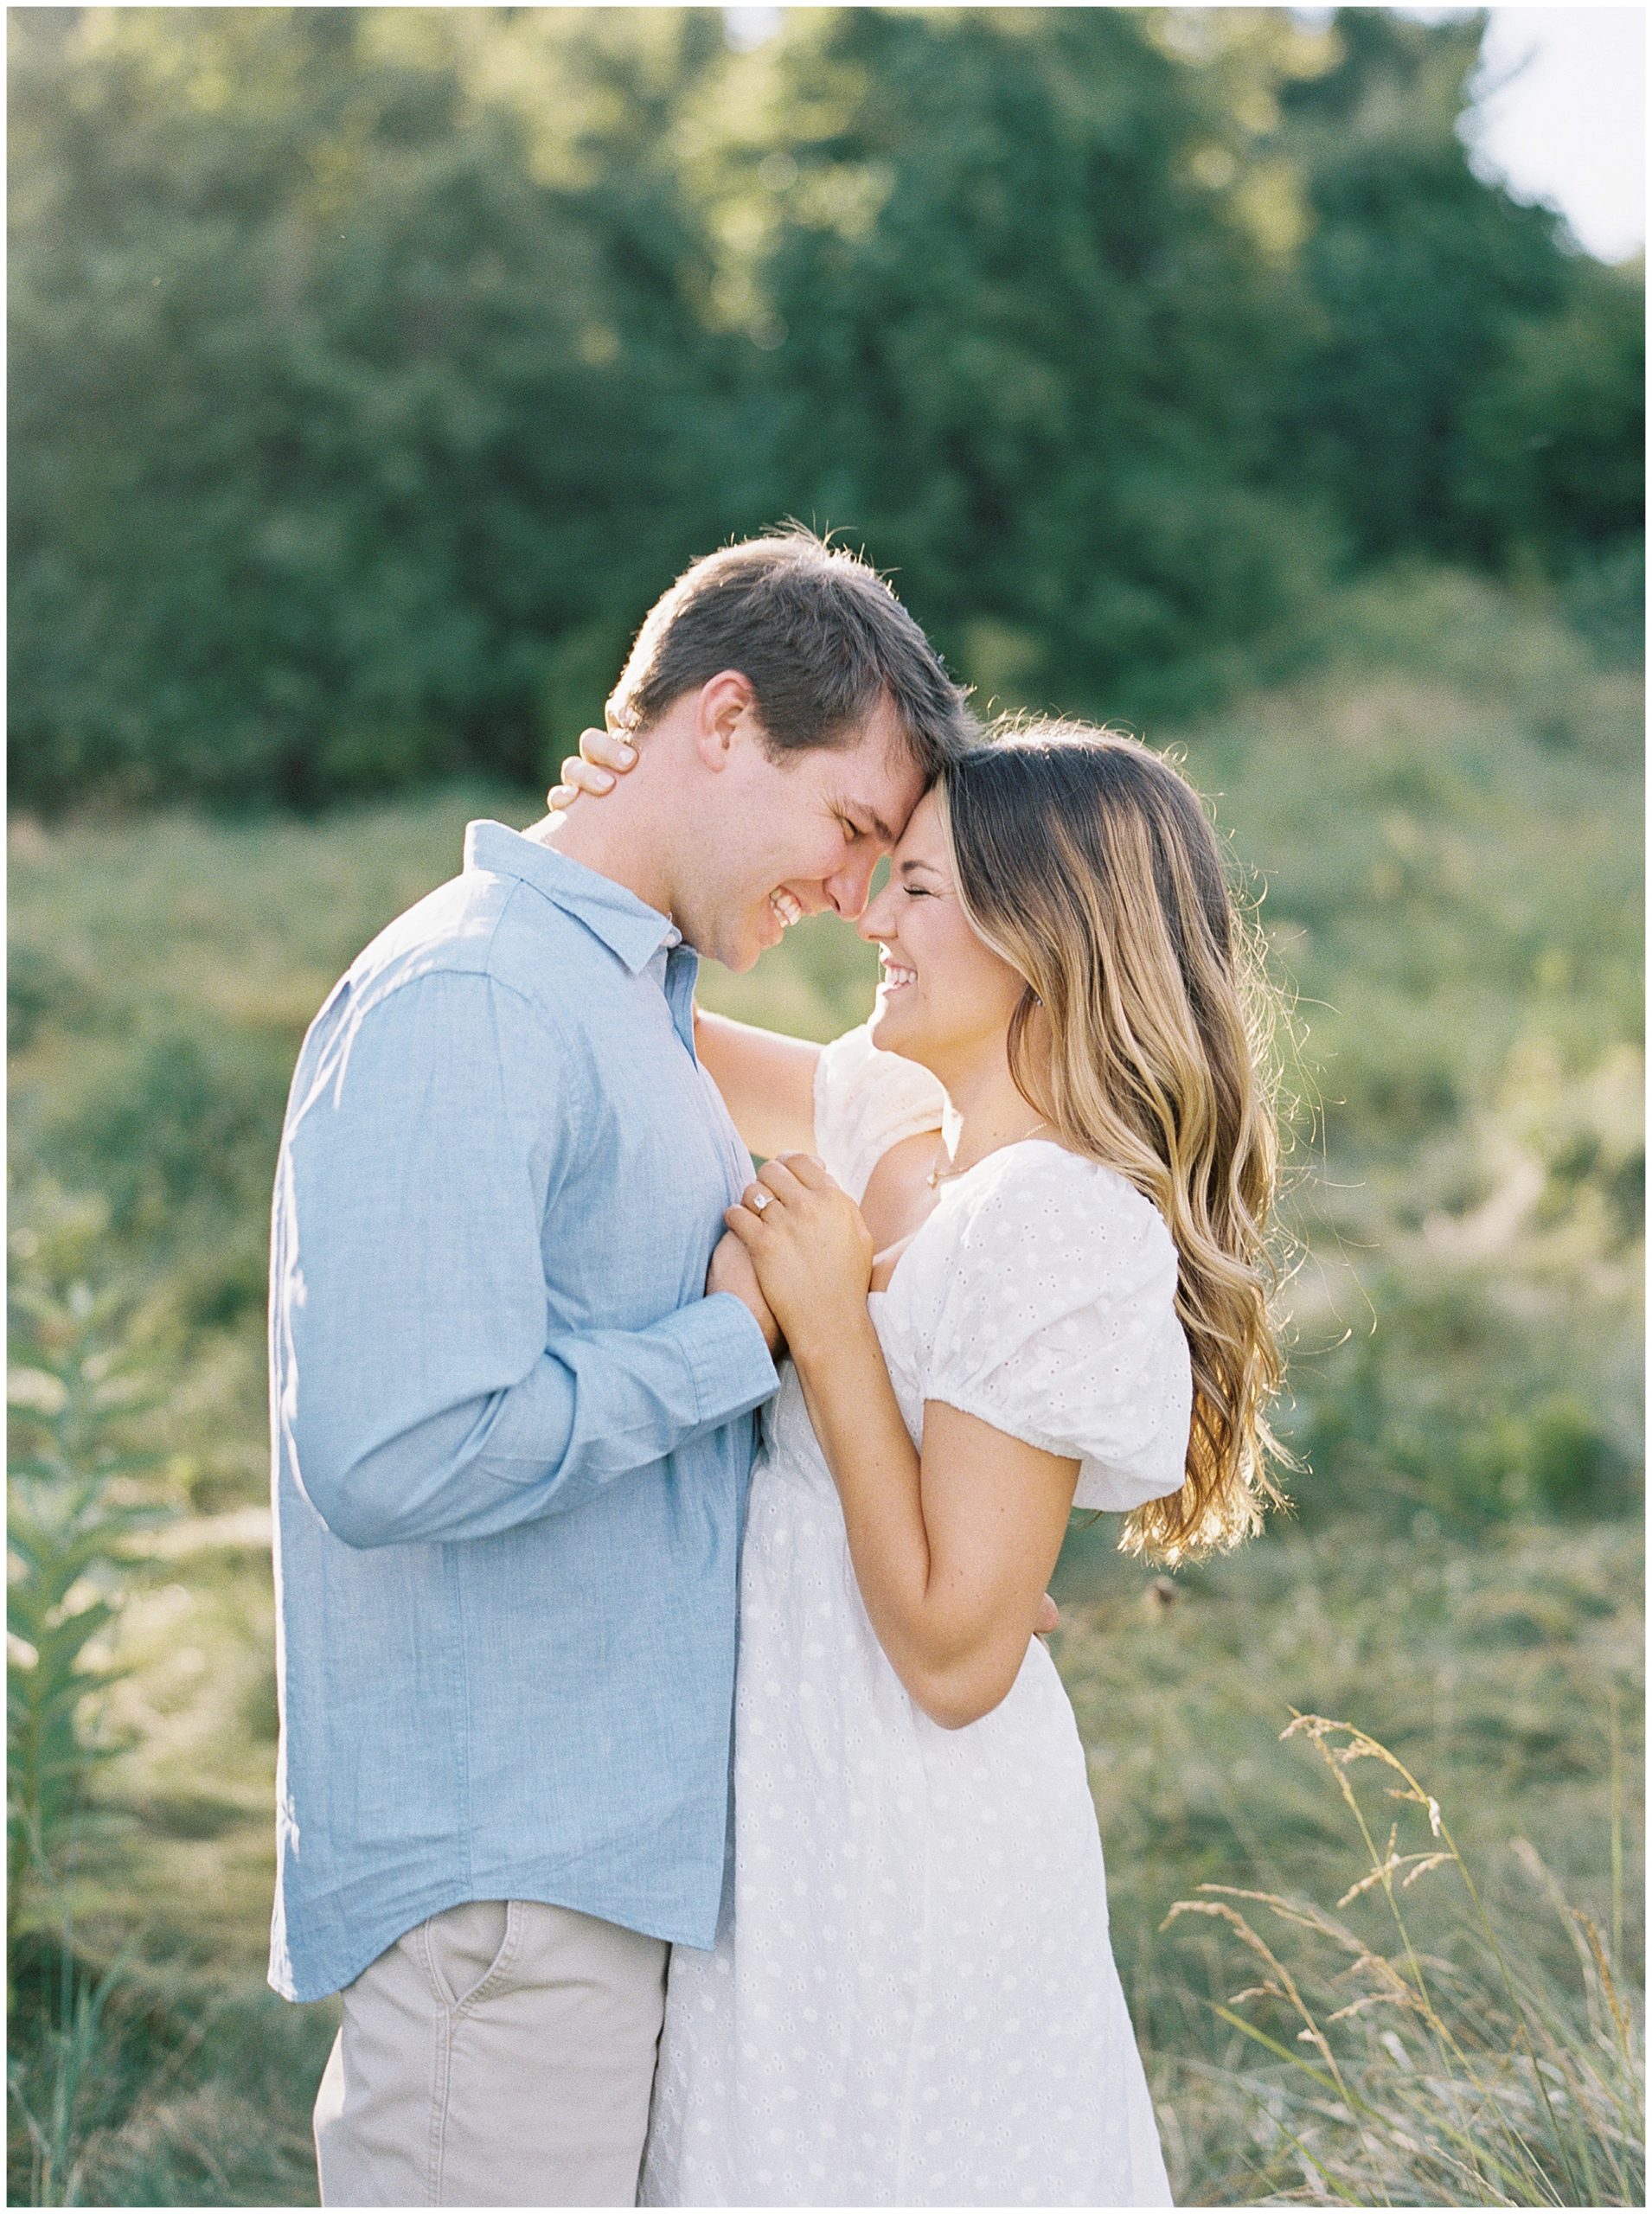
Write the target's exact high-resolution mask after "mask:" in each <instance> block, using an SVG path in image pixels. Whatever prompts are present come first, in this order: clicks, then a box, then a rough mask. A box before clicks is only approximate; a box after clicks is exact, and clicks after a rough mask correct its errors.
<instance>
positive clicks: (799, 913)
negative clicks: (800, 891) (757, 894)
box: [769, 892, 803, 930]
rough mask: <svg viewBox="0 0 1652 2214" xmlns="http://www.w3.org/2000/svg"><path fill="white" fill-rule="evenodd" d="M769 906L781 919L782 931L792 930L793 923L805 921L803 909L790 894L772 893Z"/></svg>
mask: <svg viewBox="0 0 1652 2214" xmlns="http://www.w3.org/2000/svg"><path fill="white" fill-rule="evenodd" d="M769 905H770V906H771V907H772V908H773V910H774V912H775V913H776V914H777V915H778V917H779V918H780V927H781V929H782V930H790V929H791V925H793V923H800V922H801V921H802V920H803V909H802V907H801V906H799V905H798V904H797V901H796V900H795V899H793V898H792V896H791V893H789V892H771V893H770V894H769Z"/></svg>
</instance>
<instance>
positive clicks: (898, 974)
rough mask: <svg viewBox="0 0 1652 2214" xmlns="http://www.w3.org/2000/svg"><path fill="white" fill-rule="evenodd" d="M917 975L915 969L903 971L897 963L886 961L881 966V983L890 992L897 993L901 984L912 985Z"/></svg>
mask: <svg viewBox="0 0 1652 2214" xmlns="http://www.w3.org/2000/svg"><path fill="white" fill-rule="evenodd" d="M917 975H918V971H917V970H916V969H903V968H902V967H901V966H900V963H899V962H898V961H888V960H886V961H885V963H884V964H883V981H884V983H885V985H886V986H887V989H889V990H890V991H892V992H898V991H899V990H900V988H901V986H902V985H903V984H910V983H912V982H913V981H914V979H915V978H916V976H917Z"/></svg>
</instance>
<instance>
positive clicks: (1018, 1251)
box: [925, 1144, 1193, 1513]
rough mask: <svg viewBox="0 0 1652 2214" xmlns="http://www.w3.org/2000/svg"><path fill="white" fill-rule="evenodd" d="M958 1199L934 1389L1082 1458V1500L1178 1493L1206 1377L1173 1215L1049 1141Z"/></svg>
mask: <svg viewBox="0 0 1652 2214" xmlns="http://www.w3.org/2000/svg"><path fill="white" fill-rule="evenodd" d="M952 1204H953V1207H954V1209H955V1211H956V1213H955V1222H954V1225H953V1236H952V1238H951V1241H950V1250H949V1251H948V1253H947V1256H946V1260H945V1269H946V1287H945V1290H944V1295H943V1297H942V1299H941V1302H940V1307H939V1311H938V1316H937V1323H936V1330H935V1336H934V1340H933V1343H932V1352H931V1360H930V1370H929V1375H928V1378H927V1379H926V1383H925V1398H926V1399H939V1400H942V1401H944V1403H945V1405H948V1406H951V1407H957V1408H958V1409H960V1410H961V1411H963V1412H964V1413H965V1414H970V1415H976V1416H977V1417H979V1418H980V1419H981V1420H982V1421H983V1422H988V1423H990V1424H992V1425H993V1427H994V1428H995V1429H996V1430H1004V1431H1007V1432H1008V1434H1009V1435H1010V1436H1011V1437H1019V1438H1021V1439H1024V1440H1025V1442H1026V1443H1028V1444H1029V1445H1036V1446H1039V1447H1041V1449H1043V1450H1044V1451H1045V1452H1047V1453H1059V1454H1061V1455H1063V1456H1066V1457H1068V1458H1070V1459H1074V1460H1077V1461H1078V1462H1079V1484H1078V1490H1077V1493H1076V1494H1075V1497H1074V1501H1073V1504H1074V1505H1075V1506H1077V1507H1108V1508H1111V1509H1113V1510H1114V1511H1116V1512H1118V1513H1124V1512H1127V1511H1128V1510H1129V1509H1130V1508H1131V1507H1139V1506H1141V1505H1143V1502H1144V1501H1147V1500H1149V1499H1157V1498H1160V1497H1162V1495H1164V1494H1167V1493H1169V1492H1174V1491H1179V1490H1180V1489H1181V1483H1182V1479H1183V1474H1184V1470H1185V1467H1186V1461H1187V1452H1188V1427H1189V1424H1190V1422H1191V1419H1192V1405H1193V1387H1192V1377H1191V1370H1190V1364H1189V1360H1188V1342H1187V1338H1186V1336H1185V1334H1183V1331H1182V1328H1181V1323H1180V1321H1178V1320H1177V1318H1176V1313H1175V1292H1176V1252H1175V1245H1173V1243H1172V1242H1171V1238H1170V1233H1169V1231H1168V1230H1167V1228H1166V1227H1165V1225H1164V1221H1163V1219H1162V1216H1161V1215H1160V1214H1159V1213H1158V1210H1157V1209H1156V1207H1155V1206H1153V1205H1152V1204H1151V1202H1150V1201H1149V1200H1145V1199H1143V1197H1142V1195H1141V1193H1139V1192H1137V1191H1136V1190H1135V1188H1134V1187H1132V1186H1130V1185H1129V1184H1127V1183H1126V1182H1125V1181H1124V1179H1123V1178H1122V1177H1120V1176H1118V1175H1117V1174H1114V1173H1113V1171H1112V1170H1111V1169H1108V1168H1103V1167H1102V1166H1101V1165H1100V1164H1099V1163H1098V1162H1096V1161H1085V1160H1081V1159H1079V1157H1078V1156H1077V1155H1073V1154H1070V1153H1068V1152H1066V1151H1065V1150H1064V1149H1061V1148H1060V1147H1058V1146H1053V1145H1046V1144H1022V1145H1018V1146H1010V1147H1007V1148H1005V1149H1004V1150H1003V1152H1002V1155H993V1156H991V1157H990V1158H989V1161H987V1162H985V1163H983V1166H982V1168H981V1169H980V1170H979V1171H978V1172H976V1174H973V1175H972V1177H971V1179H970V1185H969V1186H968V1187H966V1188H964V1189H960V1190H959V1191H958V1193H957V1194H956V1197H955V1199H954V1200H953V1203H952Z"/></svg>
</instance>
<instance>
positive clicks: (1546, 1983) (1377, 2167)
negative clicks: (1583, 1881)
mask: <svg viewBox="0 0 1652 2214" xmlns="http://www.w3.org/2000/svg"><path fill="white" fill-rule="evenodd" d="M1284 1737H1286V1738H1288V1739H1298V1740H1300V1741H1302V1742H1303V1743H1305V1744H1308V1745H1309V1746H1311V1748H1312V1749H1313V1750H1314V1751H1315V1752H1316V1754H1317V1756H1319V1758H1320V1760H1321V1761H1322V1763H1323V1764H1324V1768H1325V1771H1326V1774H1327V1776H1328V1777H1329V1780H1330V1781H1331V1782H1332V1783H1333V1784H1334V1786H1335V1789H1336V1791H1337V1793H1338V1794H1339V1795H1340V1797H1341V1801H1342V1805H1343V1808H1344V1810H1345V1813H1346V1814H1347V1816H1348V1819H1349V1820H1350V1821H1351V1823H1352V1825H1353V1827H1354V1830H1355V1832H1356V1833H1357V1836H1358V1840H1359V1843H1360V1846H1361V1850H1362V1852H1363V1856H1364V1859H1365V1864H1366V1865H1365V1866H1364V1868H1363V1870H1362V1871H1361V1873H1360V1874H1359V1875H1358V1876H1357V1877H1356V1878H1354V1881H1353V1882H1352V1883H1351V1884H1348V1887H1347V1888H1346V1889H1345V1890H1344V1891H1342V1892H1341V1895H1340V1896H1339V1897H1337V1898H1336V1900H1335V1904H1333V1905H1331V1906H1326V1905H1323V1904H1320V1903H1318V1902H1316V1901H1315V1900H1313V1899H1311V1898H1308V1897H1301V1896H1289V1895H1285V1894H1283V1893H1280V1892H1276V1891H1258V1890H1245V1889H1241V1888H1239V1886H1237V1885H1233V1884H1217V1883H1205V1884H1200V1886H1199V1895H1198V1896H1197V1897H1194V1898H1188V1899H1181V1900H1178V1901H1177V1902H1176V1904H1175V1905H1174V1906H1173V1907H1172V1909H1171V1910H1170V1913H1169V1916H1167V1917H1166V1920H1165V1923H1164V1925H1163V1926H1164V1927H1165V1928H1166V1929H1168V1928H1169V1927H1170V1926H1171V1925H1172V1924H1174V1923H1177V1922H1179V1921H1181V1920H1182V1919H1183V1918H1184V1917H1187V1916H1200V1917H1202V1918H1204V1919H1205V1920H1207V1921H1208V1922H1211V1923H1215V1924H1216V1925H1218V1928H1219V1929H1221V1930H1224V1931H1226V1934H1227V1936H1228V1939H1229V1944H1228V1945H1227V1946H1226V1948H1224V1952H1225V1953H1226V1954H1229V1955H1231V1951H1232V1948H1233V1946H1234V1945H1237V1946H1239V1947H1240V1948H1243V1951H1244V1953H1245V1955H1248V1965H1249V1967H1250V1973H1251V1975H1252V1980H1251V1981H1250V1982H1249V1983H1247V1984H1246V1985H1245V1987H1244V1988H1243V1989H1241V1990H1239V1991H1236V1992H1234V1993H1232V1995H1231V1996H1230V1997H1228V1998H1227V1999H1226V2000H1225V2001H1224V2000H1218V2001H1214V2002H1213V2003H1212V2011H1213V2013H1214V2014H1215V2015H1216V2017H1217V2018H1218V2019H1220V2021H1222V2022H1223V2023H1225V2024H1226V2025H1228V2027H1229V2028H1230V2029H1232V2030H1233V2031H1234V2032H1237V2033H1238V2035H1239V2038H1240V2039H1241V2040H1242V2041H1243V2045H1244V2048H1245V2050H1246V2051H1248V2052H1249V2053H1250V2055H1251V2056H1252V2057H1251V2059H1250V2062H1249V2064H1245V2063H1244V2062H1243V2061H1240V2062H1239V2064H1237V2065H1235V2066H1233V2067H1232V2068H1231V2069H1230V2070H1228V2071H1227V2072H1226V2083H1225V2084H1224V2085H1223V2086H1222V2087H1221V2092H1220V2096H1221V2097H1222V2102H1223V2103H1224V2104H1225V2105H1226V2107H1227V2108H1228V2110H1229V2111H1230V2112H1231V2113H1233V2115H1234V2116H1235V2119H1236V2120H1239V2121H1241V2124H1242V2126H1241V2128H1240V2129H1239V2133H1238V2136H1239V2146H1238V2147H1237V2148H1236V2154H1235V2160H1234V2165H1233V2172H1232V2174H1231V2175H1230V2178H1229V2179H1228V2183H1229V2188H1230V2190H1231V2192H1232V2196H1233V2198H1243V2199H1245V2200H1247V2201H1251V2202H1256V2201H1259V2200H1264V2199H1265V2200H1267V2201H1268V2202H1270V2203H1273V2204H1278V2203H1290V2202H1297V2201H1302V2202H1315V2203H1322V2204H1341V2205H1351V2206H1370V2205H1380V2206H1419V2205H1420V2206H1640V2205H1643V2204H1645V2150H1644V2147H1645V2054H1644V2046H1643V2032H1642V2023H1641V2022H1640V2021H1639V2019H1637V2016H1636V2011H1635V2003H1634V2000H1632V1998H1631V1997H1630V1996H1629V1995H1628V1985H1627V1982H1626V1979H1625V1978H1624V1976H1623V1961H1622V1960H1621V1957H1619V1958H1618V1959H1617V1961H1614V1958H1613V1955H1614V1951H1615V1949H1616V1947H1617V1944H1618V1943H1621V1938H1618V1937H1617V1936H1615V1934H1614V1933H1615V1932H1616V1931H1617V1930H1620V1929H1621V1925H1622V1901H1621V1897H1620V1896H1619V1893H1618V1891H1617V1888H1616V1884H1617V1883H1621V1870H1622V1866H1623V1846H1622V1838H1621V1823H1622V1806H1621V1799H1620V1798H1619V1797H1618V1795H1617V1794H1616V1793H1615V1794H1614V1809H1613V1814H1614V1820H1613V1829H1614V1837H1613V1843H1612V1854H1611V1858H1612V1866H1613V1870H1614V1872H1615V1879H1616V1882H1615V1889H1614V1897H1613V1912H1612V1922H1613V1925H1614V1931H1613V1933H1608V1934H1606V1935H1603V1933H1602V1931H1601V1930H1600V1929H1598V1927H1597V1925H1596V1923H1595V1922H1594V1921H1593V1920H1592V1919H1591V1917H1590V1916H1588V1915H1586V1914H1585V1913H1582V1912H1581V1911H1579V1910H1578V1909H1577V1908H1575V1907H1572V1905H1570V1904H1569V1903H1568V1902H1567V1900H1566V1897H1565V1896H1564V1894H1563V1892H1562V1891H1561V1889H1560V1886H1559V1884H1558V1882H1557V1881H1556V1879H1555V1878H1554V1877H1553V1875H1552V1874H1551V1872H1549V1870H1548V1869H1547V1867H1546V1865H1544V1863H1543V1861H1542V1859H1540V1856H1539V1854H1538V1852H1537V1851H1536V1849H1535V1847H1534V1846H1532V1845H1531V1844H1530V1843H1529V1842H1528V1841H1527V1840H1521V1839H1516V1840H1514V1841H1513V1844H1512V1847H1511V1852H1512V1857H1513V1859H1514V1862H1515V1864H1516V1865H1518V1866H1519V1867H1520V1868H1521V1870H1522V1872H1523V1873H1524V1875H1525V1876H1526V1878H1527V1881H1528V1883H1529V1884H1530V1887H1531V1891H1532V1893H1533V1895H1534V1896H1533V1899H1532V1902H1531V1904H1532V1906H1533V1908H1534V1909H1536V1910H1538V1911H1540V1912H1541V1913H1542V1914H1544V1915H1546V1916H1548V1917H1549V1918H1550V1920H1551V1923H1552V1925H1553V1927H1555V1928H1558V1929H1559V1931H1560V1932H1561V1933H1563V1935H1564V1937H1565V1940H1566V1954H1567V1955H1568V1958H1569V1972H1568V1973H1557V1971H1556V1968H1555V1967H1554V1965H1553V1949H1552V1948H1547V1947H1546V1946H1545V1945H1544V1944H1543V1943H1542V1942H1540V1938H1539V1935H1538V1931H1537V1929H1536V1927H1535V1925H1534V1922H1533V1920H1532V1918H1531V1916H1530V1915H1522V1916H1521V1921H1520V1928H1521V1938H1520V1940H1519V1941H1517V1942H1511V1939H1510V1936H1509V1935H1508V1931H1507V1930H1506V1929H1503V1928H1502V1927H1500V1923H1499V1917H1497V1916H1495V1915H1494V1914H1493V1913H1492V1912H1491V1911H1489V1909H1488V1906H1487V1904H1486V1900H1485V1898H1484V1897H1483V1894H1482V1885H1481V1884H1480V1883H1479V1882H1478V1881H1477V1880H1476V1876H1475V1873H1474V1872H1473V1870H1472V1868H1471V1867H1470V1863H1469V1861H1468V1860H1467V1859H1465V1858H1464V1856H1463V1852H1461V1850H1460V1849H1459V1847H1458V1846H1457V1840H1456V1839H1455V1838H1454V1837H1453V1835H1452V1833H1451V1829H1450V1825H1449V1824H1448V1822H1447V1820H1446V1819H1445V1814H1444V1810H1443V1808H1442V1806H1441V1803H1440V1801H1439V1800H1438V1799H1437V1797H1435V1795H1433V1794H1432V1793H1431V1792H1430V1791H1429V1790H1428V1789H1426V1788H1425V1786H1424V1785H1423V1784H1422V1783H1421V1782H1419V1781H1418V1777H1417V1776H1416V1775H1415V1774H1414V1773H1413V1772H1412V1769H1410V1768H1409V1767H1408V1766H1407V1765H1406V1764H1405V1762H1404V1761H1402V1760H1400V1759H1399V1757H1398V1756H1396V1755H1395V1754H1394V1753H1393V1752H1391V1751H1390V1750H1388V1748H1387V1747H1386V1745H1383V1744H1380V1743H1379V1742H1378V1741H1377V1740H1376V1739H1375V1738H1374V1737H1370V1736H1368V1735H1367V1733H1366V1732H1365V1731H1361V1730H1360V1729H1358V1728H1357V1727H1355V1726H1354V1724H1350V1723H1346V1722H1336V1721H1332V1720H1330V1719H1329V1718H1327V1717H1325V1716H1323V1715H1317V1714H1299V1715H1297V1718H1296V1719H1295V1720H1294V1721H1293V1722H1292V1723H1291V1724H1290V1727H1289V1728H1288V1729H1287V1730H1286V1731H1284ZM1358 1763H1372V1764H1373V1765H1372V1768H1371V1769H1369V1770H1368V1771H1366V1772H1365V1774H1364V1776H1363V1777H1362V1781H1363V1782H1364V1783H1365V1787H1366V1788H1364V1789H1363V1791H1361V1789H1358V1788H1356V1786H1355V1781H1354V1775H1353V1773H1352V1771H1354V1769H1355V1768H1356V1764H1358ZM1379 1796H1380V1798H1381V1799H1382V1800H1383V1801H1386V1802H1389V1803H1386V1804H1385V1805H1384V1806H1383V1807H1382V1808H1381V1810H1380V1811H1379V1810H1378V1808H1377V1806H1376V1804H1375V1801H1376V1800H1377V1799H1378V1798H1379ZM1392 1802H1398V1809H1399V1810H1398V1812H1395V1810H1394V1806H1393V1803H1392ZM1385 1832H1386V1834H1385ZM1440 1884H1445V1885H1448V1886H1450V1889H1451V1891H1452V1894H1453V1896H1452V1897H1451V1898H1450V1900H1449V1901H1447V1902H1444V1903H1442V1902H1440V1901H1438V1900H1434V1901H1432V1902H1431V1905H1432V1907H1433V1908H1434V1909H1435V1911H1434V1912H1432V1913H1431V1915H1430V1916H1429V1917H1428V1928H1427V1929H1426V1931H1425V1930H1424V1929H1422V1928H1420V1927H1419V1926H1418V1925H1419V1919H1420V1918H1419V1916H1418V1913H1417V1911H1416V1904H1415V1902H1416V1899H1417V1897H1418V1887H1419V1886H1426V1885H1433V1886H1438V1885H1440ZM1442 1904H1444V1907H1445V1912H1444V1916H1442V1915H1441V1913H1440V1912H1439V1911H1438V1909H1439V1908H1440V1906H1441V1905H1442ZM1193 2072H1194V2074H1195V2075H1197V2074H1198V2073H1200V2072H1201V2071H1200V2070H1199V2069H1198V2068H1197V2065H1196V2064H1194V2070H1193ZM1203 2072H1205V2073H1206V2074H1207V2075H1208V2074H1209V2073H1210V2072H1211V2071H1210V2070H1205V2071H1203ZM1199 2088H1200V2089H1201V2090H1202V2092H1203V2093H1204V2095H1205V2096H1209V2095H1210V2092H1211V2090H1212V2086H1211V2085H1210V2084H1209V2083H1205V2084H1203V2085H1202V2086H1201V2087H1199Z"/></svg>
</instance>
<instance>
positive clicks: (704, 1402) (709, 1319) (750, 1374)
mask: <svg viewBox="0 0 1652 2214" xmlns="http://www.w3.org/2000/svg"><path fill="white" fill-rule="evenodd" d="M671 1321H672V1323H673V1325H674V1326H675V1328H676V1334H677V1339H678V1343H679V1345H680V1346H681V1347H682V1357H683V1359H684V1360H686V1361H687V1362H688V1373H689V1374H690V1375H691V1376H692V1377H693V1379H694V1389H695V1400H696V1402H697V1403H698V1405H699V1409H700V1419H701V1422H702V1423H705V1424H710V1425H713V1426H714V1425H715V1424H719V1423H725V1422H733V1420H734V1418H735V1417H736V1416H737V1415H748V1414H750V1413H751V1411H752V1408H753V1407H760V1406H761V1405H762V1404H763V1402H764V1401H765V1399H772V1398H773V1397H774V1395H775V1393H776V1392H778V1390H779V1388H780V1378H779V1373H778V1370H777V1369H776V1367H775V1366H774V1361H773V1358H772V1355H771V1353H770V1352H769V1348H768V1344H767V1341H765V1338H764V1335H763V1333H762V1331H761V1330H760V1329H759V1328H758V1324H757V1318H756V1316H755V1315H753V1314H752V1310H751V1309H750V1308H749V1307H748V1306H747V1305H746V1302H745V1301H744V1300H743V1299H736V1298H735V1296H734V1295H733V1292H732V1291H714V1292H709V1293H708V1295H707V1296H706V1297H705V1298H704V1299H696V1300H695V1302H694V1304H693V1306H692V1307H681V1308H679V1309H677V1311H676V1314H675V1315H673V1316H672V1317H671Z"/></svg>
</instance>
